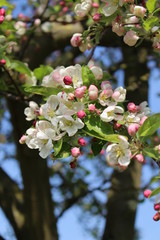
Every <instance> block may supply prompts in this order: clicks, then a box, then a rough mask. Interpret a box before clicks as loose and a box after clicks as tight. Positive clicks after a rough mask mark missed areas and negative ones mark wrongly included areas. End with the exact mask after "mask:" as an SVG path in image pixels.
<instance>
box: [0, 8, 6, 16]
mask: <svg viewBox="0 0 160 240" xmlns="http://www.w3.org/2000/svg"><path fill="white" fill-rule="evenodd" d="M5 14H6V11H5V9H4V8H1V9H0V15H2V16H5Z"/></svg>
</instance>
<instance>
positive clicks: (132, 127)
mask: <svg viewBox="0 0 160 240" xmlns="http://www.w3.org/2000/svg"><path fill="white" fill-rule="evenodd" d="M139 127H140V125H139V124H137V123H131V124H130V125H129V126H128V134H129V135H130V136H134V135H135V134H136V132H137V131H138V129H139Z"/></svg>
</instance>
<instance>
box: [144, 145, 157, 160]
mask: <svg viewBox="0 0 160 240" xmlns="http://www.w3.org/2000/svg"><path fill="white" fill-rule="evenodd" d="M143 154H144V155H146V156H148V157H151V158H153V159H155V160H158V159H160V154H159V153H158V151H157V150H155V149H154V148H150V147H146V148H144V149H143Z"/></svg>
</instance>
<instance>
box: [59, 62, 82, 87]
mask: <svg viewBox="0 0 160 240" xmlns="http://www.w3.org/2000/svg"><path fill="white" fill-rule="evenodd" d="M59 73H60V76H61V78H62V79H63V78H64V77H65V76H69V77H71V78H72V82H73V87H74V88H78V87H81V86H82V84H83V81H82V74H81V66H80V65H79V64H76V65H75V66H69V67H67V68H62V69H60V72H59Z"/></svg>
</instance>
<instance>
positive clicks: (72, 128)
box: [59, 116, 84, 137]
mask: <svg viewBox="0 0 160 240" xmlns="http://www.w3.org/2000/svg"><path fill="white" fill-rule="evenodd" d="M59 126H60V129H61V130H62V131H66V132H67V133H68V136H70V137H71V136H73V135H75V134H76V132H77V131H78V129H81V128H83V127H84V123H83V122H82V121H81V119H79V118H77V119H76V120H74V119H73V118H72V117H71V116H63V117H62V118H61V119H60V122H59Z"/></svg>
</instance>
